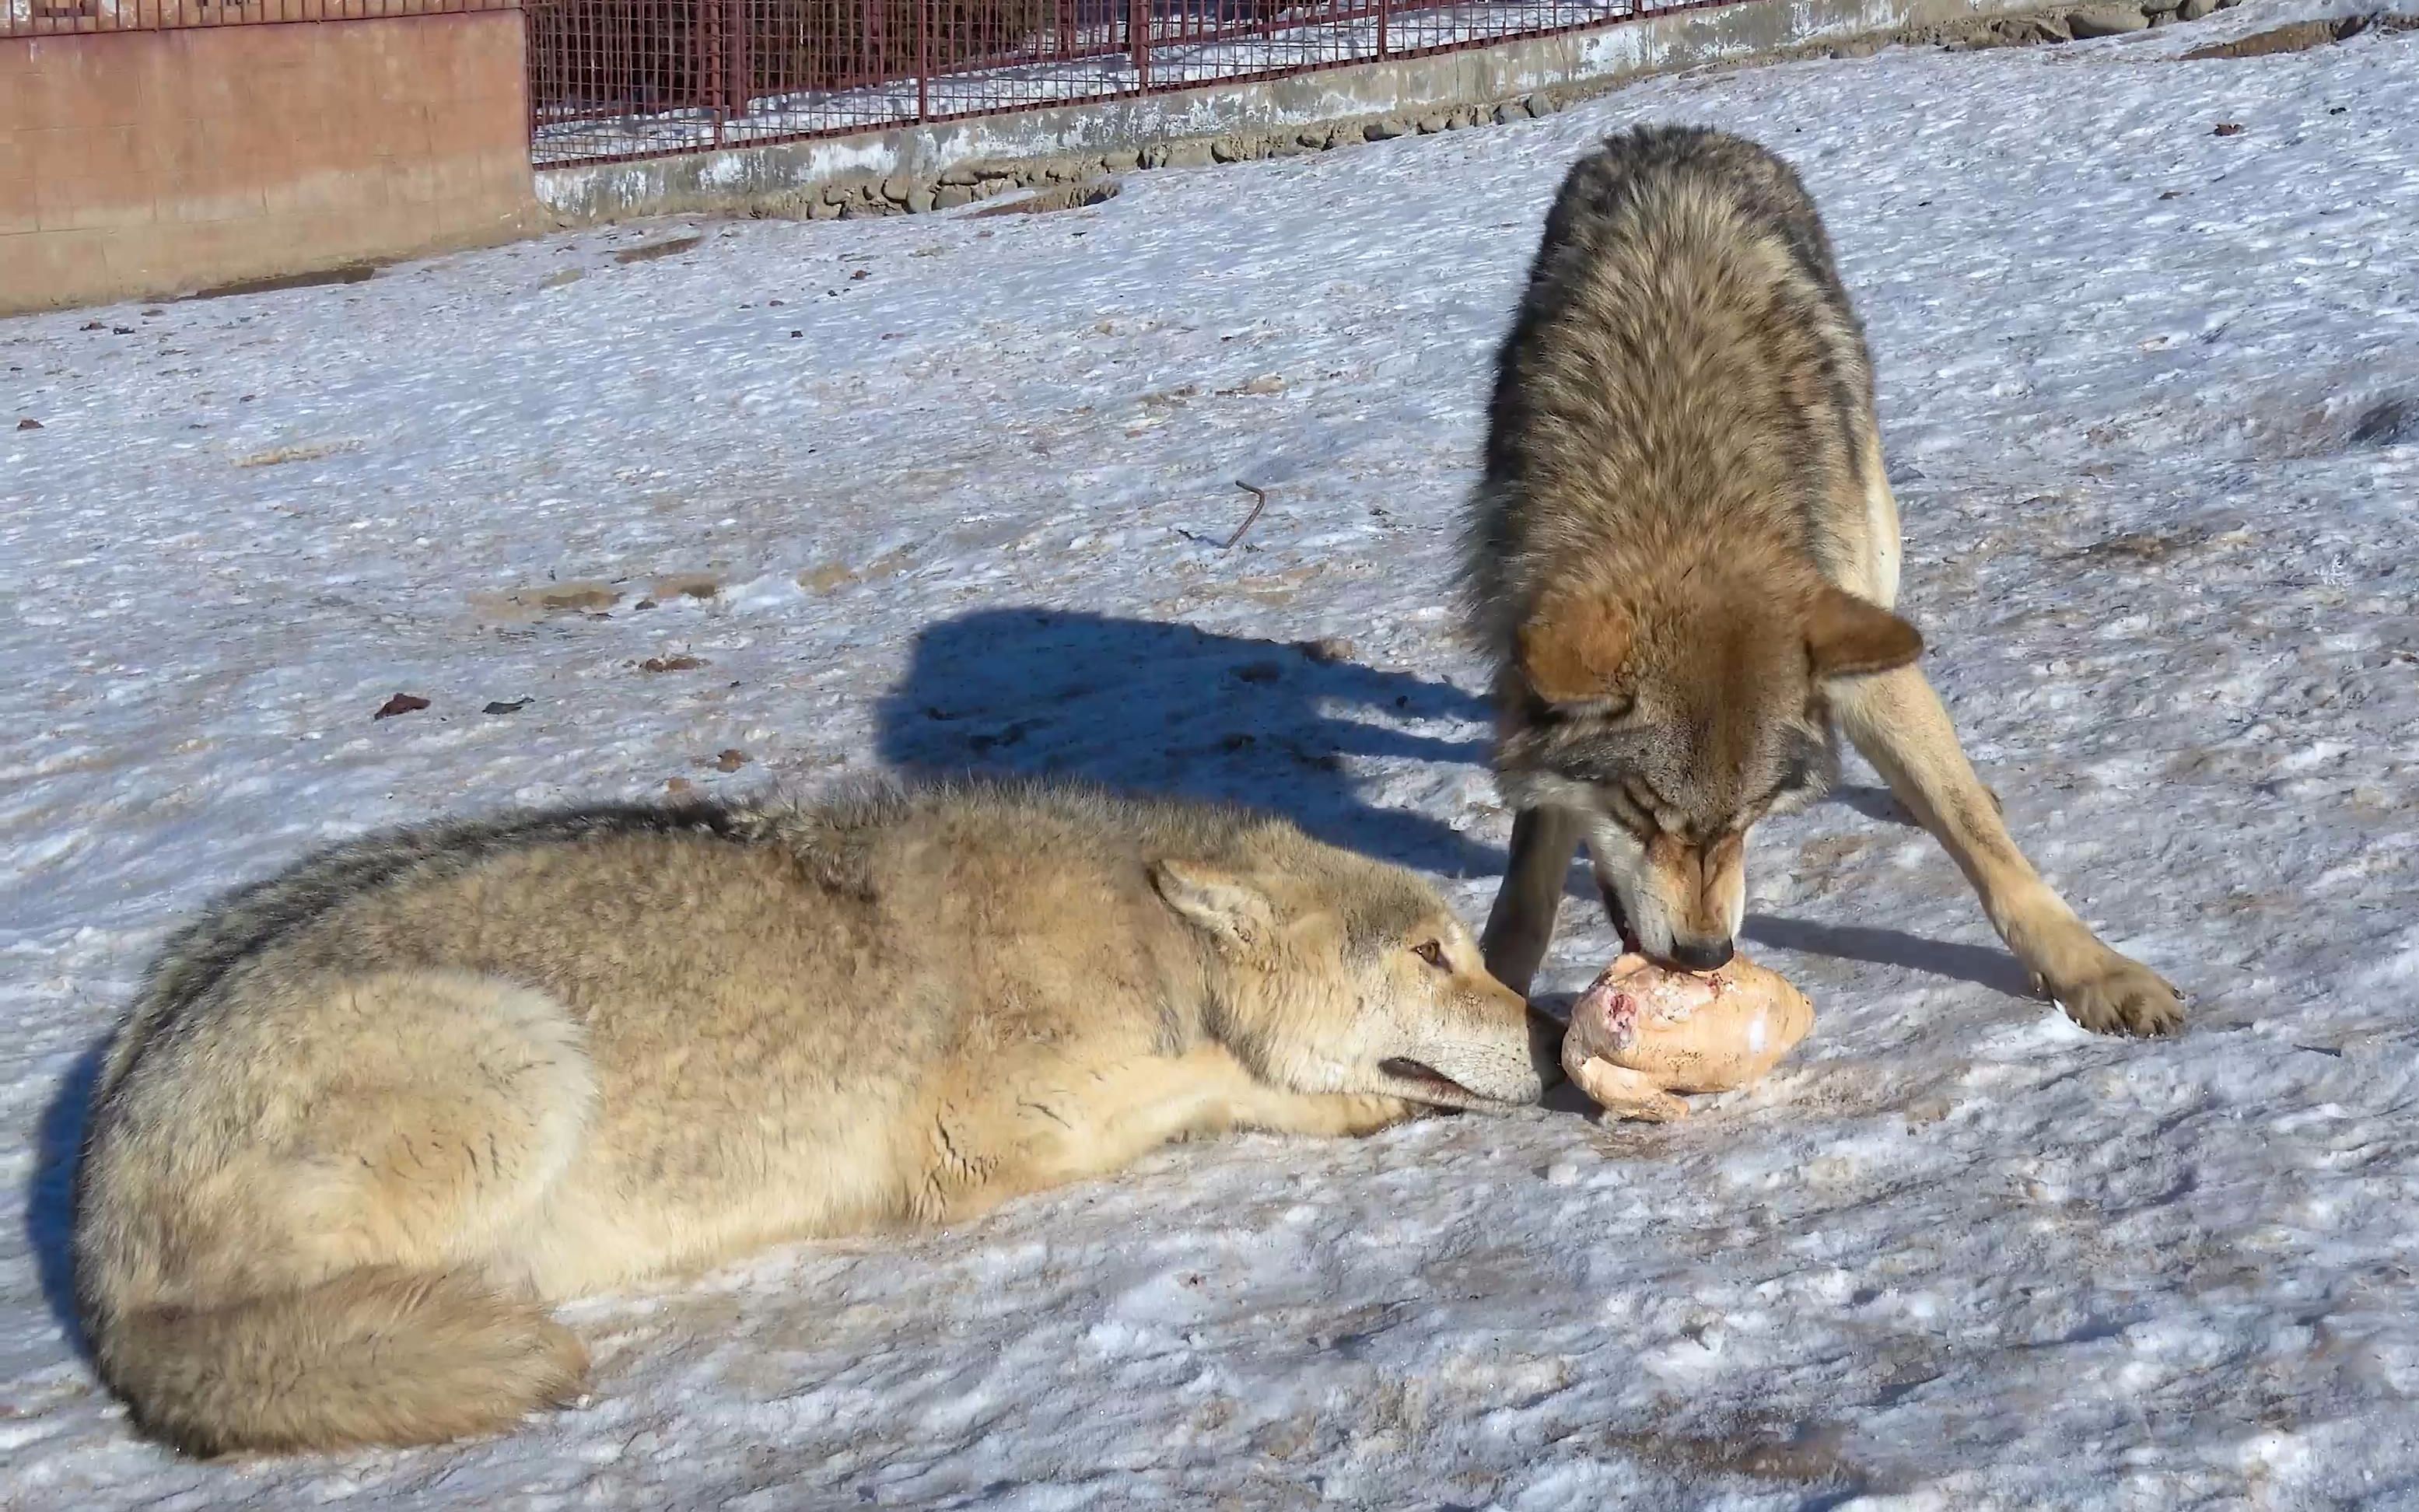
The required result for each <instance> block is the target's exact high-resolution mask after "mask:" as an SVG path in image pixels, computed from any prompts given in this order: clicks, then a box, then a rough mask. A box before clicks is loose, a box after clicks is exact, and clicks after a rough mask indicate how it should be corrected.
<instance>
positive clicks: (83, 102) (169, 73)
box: [0, 11, 537, 314]
mask: <svg viewBox="0 0 2419 1512" xmlns="http://www.w3.org/2000/svg"><path fill="white" fill-rule="evenodd" d="M521 37H522V33H521V17H520V15H519V13H518V12H516V11H495V12H489V13H485V14H476V15H455V16H407V17H397V18H393V19H390V20H379V21H343V22H319V23H306V24H292V25H248V26H222V27H209V28H199V29H193V30H184V31H154V32H115V33H100V34H93V35H82V36H60V37H41V38H35V39H0V314H7V313H9V312H12V311H20V310H32V309H41V308H45V307H51V306H57V305H69V304H89V303H98V302H101V301H110V300H119V299H138V298H152V297H158V296H163V295H169V294H176V293H180V292H184V291H188V290H192V289H196V288H203V287H208V286H211V285H220V284H226V283H233V282H238V281H242V280H249V279H255V278H265V277H274V276H279V275H284V274H290V273H299V272H310V271H316V270H325V269H330V268H336V267H341V266H343V265H345V264H347V263H351V262H358V261H367V260H377V259H386V258H393V257H401V256H408V255H415V254H420V253H427V252H436V251H443V250H449V249H452V248H455V247H461V246H469V245H475V244H481V243H488V242H495V241H501V240H504V239H509V238H511V237H513V236H516V235H520V234H522V233H524V232H526V231H528V230H530V229H532V226H533V225H534V224H535V223H536V219H537V207H536V204H535V202H534V201H533V200H532V197H531V192H530V186H531V178H530V168H529V105H528V83H527V79H526V69H525V68H524V66H523V60H522V52H521Z"/></svg>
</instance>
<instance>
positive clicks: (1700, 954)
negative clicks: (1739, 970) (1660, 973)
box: [1672, 938, 1737, 971]
mask: <svg viewBox="0 0 2419 1512" xmlns="http://www.w3.org/2000/svg"><path fill="white" fill-rule="evenodd" d="M1735 953H1737V948H1736V947H1735V946H1733V944H1732V942H1731V941H1730V940H1729V939H1727V938H1724V939H1718V940H1674V941H1672V962H1673V964H1678V965H1683V966H1686V967H1687V968H1688V969H1689V970H1691V971H1718V970H1719V969H1721V968H1722V967H1723V966H1726V965H1729V964H1731V957H1732V956H1733V954H1735Z"/></svg>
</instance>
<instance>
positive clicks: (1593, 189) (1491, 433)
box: [1466, 127, 2181, 1033]
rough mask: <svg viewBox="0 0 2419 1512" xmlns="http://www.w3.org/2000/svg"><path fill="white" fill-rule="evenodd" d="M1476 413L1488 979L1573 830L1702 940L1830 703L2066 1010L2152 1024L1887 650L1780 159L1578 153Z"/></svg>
mask: <svg viewBox="0 0 2419 1512" xmlns="http://www.w3.org/2000/svg"><path fill="white" fill-rule="evenodd" d="M1487 418H1488V434H1487V457H1486V477H1485V480H1484V481H1483V482H1482V483H1481V485H1480V486H1479V488H1478V491H1477V494H1476V496H1475V498H1474V500H1473V501H1472V506H1471V521H1470V528H1469V535H1468V557H1467V563H1466V587H1467V591H1468V594H1469V599H1470V603H1471V608H1472V610H1473V619H1474V625H1475V628H1476V630H1477V633H1478V634H1479V636H1480V637H1481V639H1482V640H1483V642H1484V643H1485V644H1486V645H1487V647H1488V649H1489V650H1490V651H1491V652H1492V653H1493V654H1494V656H1496V657H1497V661H1498V676H1497V681H1496V699H1497V705H1498V724H1497V737H1496V747H1495V769H1496V772H1497V774H1498V778H1499V779H1500V781H1501V784H1502V790H1503V793H1504V795H1505V798H1506V800H1507V801H1508V802H1510V803H1511V804H1512V805H1513V806H1514V808H1515V809H1516V810H1517V811H1518V812H1517V817H1516V819H1515V821H1514V825H1513V832H1512V854H1511V859H1510V864H1509V865H1508V867H1507V868H1506V870H1505V872H1504V878H1503V886H1502V890H1501V892H1499V893H1498V894H1497V897H1496V902H1495V908H1494V912H1493V915H1492V916H1491V917H1490V918H1489V919H1488V920H1487V933H1486V942H1485V950H1486V956H1487V965H1488V967H1489V969H1490V970H1492V971H1493V972H1494V974H1495V975H1496V976H1497V977H1498V978H1499V979H1501V980H1503V981H1505V982H1507V983H1509V984H1510V985H1512V986H1513V987H1515V988H1517V989H1519V990H1521V991H1524V992H1525V991H1526V990H1527V988H1528V985H1529V982H1530V980H1531V979H1532V978H1533V976H1534V975H1535V973H1536V969H1537V965H1538V963H1539V962H1540V961H1542V960H1543V959H1544V957H1545V952H1546V947H1547V945H1548V943H1549V941H1550V939H1551V936H1552V933H1553V926H1554V913H1555V909H1556V906H1557V904H1558V903H1559V901H1560V899H1561V896H1562V887H1563V878H1564V872H1566V871H1567V869H1568V868H1569V865H1570V861H1571V856H1572V855H1573V853H1574V852H1575V851H1576V850H1577V849H1578V847H1579V844H1580V843H1581V842H1582V841H1584V842H1585V843H1586V845H1587V847H1588V854H1589V857H1590V859H1591V861H1592V863H1593V865H1594V868H1595V878H1596V886H1597V888H1598V890H1599V891H1600V892H1601V893H1602V894H1603V897H1604V903H1605V907H1606V908H1607V909H1608V910H1609V911H1610V914H1611V915H1612V918H1613V923H1614V925H1615V927H1616V928H1618V929H1619V930H1620V931H1621V933H1622V934H1623V936H1624V939H1625V941H1626V943H1627V944H1628V945H1629V946H1630V948H1631V949H1642V950H1643V951H1644V952H1645V953H1647V954H1648V955H1651V956H1654V957H1656V958H1658V959H1661V960H1663V961H1665V962H1668V963H1672V964H1678V965H1684V966H1691V967H1698V968H1704V967H1711V966H1716V965H1719V964H1721V963H1722V962H1724V961H1726V960H1728V959H1729V957H1730V954H1731V950H1732V939H1733V935H1735V934H1736V933H1737V932H1738V928H1739V923H1740V919H1741V917H1742V915H1743V913H1744V910H1745V907H1746V897H1747V893H1746V877H1745V872H1744V861H1745V850H1746V841H1747V834H1748V830H1749V827H1750V826H1752V825H1754V824H1755V823H1756V821H1757V820H1759V819H1761V818H1763V817H1764V816H1765V815H1766V814H1770V813H1778V812H1784V811H1787V810H1791V809H1795V808H1797V807H1800V806H1802V805H1804V804H1806V803H1809V802H1810V801H1812V800H1813V799H1814V798H1815V797H1816V796H1817V795H1819V794H1820V793H1821V792H1822V790H1823V788H1824V786H1825V785H1826V783H1827V781H1828V780H1829V779H1830V777H1831V775H1832V774H1833V773H1834V771H1835V770H1836V768H1837V765H1838V752H1837V745H1836V736H1835V734H1834V726H1835V724H1836V726H1837V727H1838V728H1840V729H1844V730H1845V731H1846V733H1847V734H1848V737H1849V738H1850V739H1851V740H1853V741H1854V742H1855V743H1856V746H1857V749H1858V750H1860V751H1862V752H1864V754H1865V756H1866V757H1867V759H1869V760H1870V761H1872V764H1874V765H1875V766H1876V767H1878V768H1879V769H1880V771H1881V772H1882V775H1883V776H1884V777H1885V778H1887V779H1888V781H1889V784H1890V787H1891V789H1892V790H1893V791H1894V792H1896V793H1897V794H1898V795H1899V797H1900V799H1901V801H1903V802H1904V803H1905V804H1906V806H1907V807H1908V808H1909V809H1910V810H1913V811H1914V813H1915V814H1916V816H1917V817H1918V819H1920V820H1921V821H1922V823H1923V825H1924V826H1925V827H1926V828H1928V829H1930V830H1931V831H1932V833H1933V834H1934V835H1935V836H1937V837H1939V839H1940V841H1941V843H1942V844H1944V845H1945V846H1947V847H1948V849H1949V854H1950V855H1951V856H1954V857H1955V858H1956V861H1957V864H1958V865H1959V866H1960V867H1961V868H1963V869H1964V872H1965V875H1966V877H1967V878H1968V879H1969V880H1970V881H1971V882H1972V883H1973V885H1974V887H1975V888H1976V890H1977V891H1979V892H1980V894H1981V899H1982V906H1983V908H1984V909H1985V910H1986V911H1987V912H1988V913H1989V915H1990V917H1991V922H1992V923H1993V924H1994V925H1995V926H1996V927H1997V929H1998V931H1999V933H2000V935H2001V936H2002V937H2003V938H2004V939H2006V941H2007V942H2008V945H2009V948H2010V949H2012V950H2014V951H2015V953H2016V955H2017V957H2018V958H2019V959H2020V960H2022V961H2023V962H2024V964H2026V966H2028V967H2029V968H2031V970H2032V972H2033V973H2034V976H2035V977H2036V979H2037V980H2040V981H2041V982H2042V984H2043V985H2044V986H2046V987H2047V989H2048V990H2049V992H2050V993H2051V994H2052V995H2054V996H2055V997H2056V998H2057V1000H2058V1002H2060V1003H2061V1004H2063V1005H2064V1006H2065V1008H2066V1011H2067V1012H2068V1013H2069V1014H2071V1015H2072V1017H2073V1018H2074V1019H2075V1021H2076V1022H2077V1023H2080V1024H2082V1025H2084V1026H2086V1027H2088V1028H2092V1029H2098V1030H2103V1031H2112V1030H2123V1031H2131V1032H2134V1033H2155V1032H2159V1031H2163V1030H2166V1029H2171V1028H2173V1027H2175V1026H2177V1025H2178V1024H2179V1023H2180V1020H2181V1009H2180V996H2179V995H2178V994H2177V992H2176V991H2175V989H2174V988H2172V987H2170V986H2169V985H2168V984H2167V983H2166V982H2165V981H2163V980H2160V979H2159V977H2158V976H2156V975H2155V974H2154V973H2152V972H2150V971H2149V970H2148V969H2146V968H2145V967H2143V966H2141V965H2139V964H2135V963H2134V962H2133V961H2130V960H2128V959H2126V958H2125V957H2124V956H2121V955H2119V954H2118V953H2117V952H2116V951H2114V950H2112V949H2109V948H2108V947H2107V946H2105V945H2103V944H2102V943H2101V941H2100V940H2099V939H2098V937H2096V936H2095V935H2094V934H2093V933H2091V930H2090V929H2089V927H2088V926H2087V925H2086V924H2084V922H2083V921H2082V920H2081V919H2079V918H2076V917H2075V915H2074V912H2073V910H2072V909H2070V908H2069V907H2068V906H2067V905H2066V903H2064V902H2063V901H2062V900H2061V899H2060V898H2059V897H2058V896H2057V893H2056V892H2054V891H2052V890H2051V888H2050V887H2049V886H2048V885H2047V884H2046V883H2044V882H2043V881H2042V879H2041V876H2040V875H2039V874H2038V873H2037V872H2034V870H2033V868H2032V865H2031V863H2029V862H2028V861H2026V859H2025V856H2024V853H2023V852H2021V851H2019V850H2018V849H2017V848H2016V843H2015V841H2013V840H2011V838H2010V837H2009V835H2008V831H2007V826H2006V825H2005V824H2004V823H2003V822H2002V821H2001V819H2000V815H1999V808H1998V802H1997V799H1996V797H1995V795H1993V794H1992V793H1991V792H1990V791H1989V790H1988V789H1987V788H1985V787H1984V786H1983V785H1982V784H1981V782H1980V780H1979V779H1977V778H1976V777H1975V775H1974V771H1973V768H1972V767H1971V766H1970V765H1968V764H1967V763H1966V760H1965V756H1964V752H1963V751H1962V750H1961V749H1960V748H1959V747H1958V743H1957V735H1956V732H1955V731H1954V730H1953V729H1952V728H1951V727H1950V725H1949V716H1948V713H1947V711H1946V710H1944V709H1943V708H1942V707H1941V705H1940V700H1939V698H1938V696H1937V695H1935V694H1934V692H1933V690H1932V687H1931V685H1930V684H1929V683H1928V682H1926V681H1925V679H1924V676H1923V673H1922V672H1921V671H1919V670H1918V668H1917V667H1916V666H1915V661H1916V657H1917V656H1918V653H1919V652H1920V651H1921V650H1922V641H1921V640H1920V639H1919V638H1918V636H1917V634H1916V632H1915V630H1914V629H1913V628H1912V627H1911V626H1909V625H1907V624H1906V623H1905V622H1904V621H1903V620H1901V619H1899V618H1898V617H1897V616H1896V615H1895V614H1893V613H1892V612H1891V607H1892V606H1893V605H1894V604H1895V602H1896V600H1897V597H1898V575H1899V522H1898V504H1897V501H1896V500H1894V499H1893V498H1892V497H1891V495H1890V489H1889V484H1888V482H1887V478H1886V477H1885V476H1884V472H1883V466H1882V450H1881V432H1880V429H1879V426H1878V424H1877V423H1876V421H1875V418H1874V409H1873V378H1872V360H1871V358H1870V357H1869V356H1868V354H1867V352H1866V349H1865V340H1864V332H1863V330H1862V327H1861V326H1860V325H1859V324H1858V322H1857V316H1856V313H1855V311H1854V310H1853V309H1852V308H1851V307H1850V305H1849V302H1848V296H1847V291H1846V290H1845V289H1844V288H1843V287H1842V286H1841V282H1840V275H1839V271H1838V269H1837V268H1836V266H1835V265H1834V263H1833V260H1832V255H1831V247H1830V242H1829V239H1828V238H1827V237H1826V235H1825V233H1824V230H1823V225H1822V222H1821V220H1820V219H1819V217H1818V216H1817V215H1816V214H1815V210H1814V205H1813V202H1812V200H1811V199H1810V198H1809V197H1808V195H1807V193H1806V191H1805V188H1804V186H1803V185H1801V184H1800V183H1799V182H1798V179H1797V176H1796V175H1795V173H1794V172H1792V171H1791V170H1790V168H1789V167H1788V165H1787V164H1785V163H1783V162H1781V161H1780V159H1778V158H1776V157H1774V156H1773V155H1772V154H1771V153H1769V152H1767V151H1765V150H1764V148H1762V147H1757V146H1755V145H1754V144H1753V143H1750V142H1747V141H1743V140H1741V139H1739V138H1737V137H1734V136H1729V135H1724V134H1722V133H1719V132H1716V131H1705V130H1702V129H1696V128H1670V127H1666V128H1641V129H1639V130H1636V131H1631V132H1629V133H1628V134H1626V135H1622V136H1615V137H1612V138H1610V139H1609V140H1608V141H1606V142H1605V144H1604V145H1603V147H1600V148H1599V149H1597V150H1596V151H1595V152H1594V153H1593V154H1591V155H1590V156H1588V157H1586V158H1584V159H1582V160H1581V161H1580V162H1579V164H1578V165H1577V166H1576V167H1574V168H1573V169H1572V170H1571V172H1570V176H1569V177H1567V178H1566V179H1564V183H1563V188H1562V193H1561V194H1560V196H1559V197H1558V198H1557V199H1556V200H1555V202H1554V207H1553V209H1552V211H1551V212H1550V213H1549V214H1548V217H1547V220H1546V232H1545V239H1544V242H1543V244H1542V245H1541V246H1540V247H1539V248H1538V251H1537V256H1536V261H1535V263H1534V264H1533V266H1532V268H1531V270H1530V274H1529V286H1528V292H1527V294H1526V296H1525V297H1524V299H1523V300H1522V301H1521V305H1520V310H1519V314H1518V316H1517V317H1516V319H1515V321H1514V323H1513V327H1512V330H1511V332H1510V333H1509V334H1508V335H1507V336H1506V337H1505V338H1504V341H1503V345H1502V349H1501V350H1500V352H1499V353H1498V356H1497V368H1496V382H1495V396H1494V401H1493V405H1492V407H1491V409H1490V410H1489V413H1488V417H1487Z"/></svg>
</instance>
